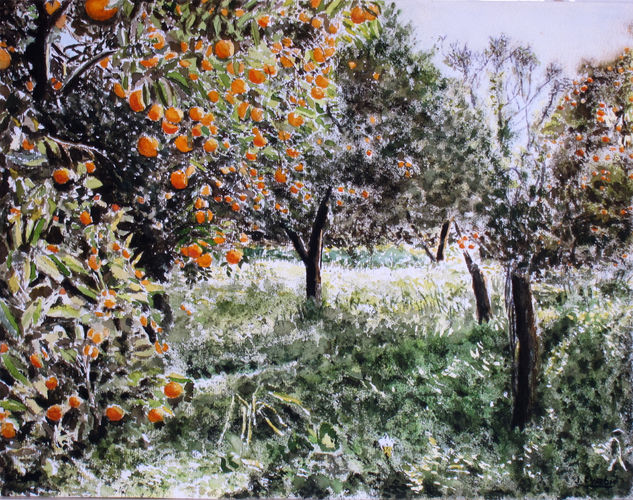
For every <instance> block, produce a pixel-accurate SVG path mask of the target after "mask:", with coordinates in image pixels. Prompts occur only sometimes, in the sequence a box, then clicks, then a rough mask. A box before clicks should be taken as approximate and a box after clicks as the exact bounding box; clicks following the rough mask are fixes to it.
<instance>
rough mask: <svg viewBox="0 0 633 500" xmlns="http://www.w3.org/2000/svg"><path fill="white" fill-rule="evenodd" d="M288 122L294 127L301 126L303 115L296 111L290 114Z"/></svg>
mask: <svg viewBox="0 0 633 500" xmlns="http://www.w3.org/2000/svg"><path fill="white" fill-rule="evenodd" d="M288 123H289V124H290V125H292V126H293V127H300V126H301V125H303V117H302V116H301V115H297V114H295V113H289V114H288Z"/></svg>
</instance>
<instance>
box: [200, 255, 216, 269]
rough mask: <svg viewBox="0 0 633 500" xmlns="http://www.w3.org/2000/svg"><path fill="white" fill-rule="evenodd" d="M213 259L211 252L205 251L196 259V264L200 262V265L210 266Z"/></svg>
mask: <svg viewBox="0 0 633 500" xmlns="http://www.w3.org/2000/svg"><path fill="white" fill-rule="evenodd" d="M212 261H213V258H212V257H211V254H210V253H205V254H204V255H202V256H200V257H198V258H197V259H196V264H198V265H199V266H200V267H209V266H210V265H211V262H212Z"/></svg>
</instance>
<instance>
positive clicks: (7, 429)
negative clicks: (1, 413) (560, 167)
mask: <svg viewBox="0 0 633 500" xmlns="http://www.w3.org/2000/svg"><path fill="white" fill-rule="evenodd" d="M0 434H1V435H2V437H3V438H5V439H13V438H14V437H15V434H16V433H15V427H14V426H13V424H12V423H11V422H3V423H2V425H0Z"/></svg>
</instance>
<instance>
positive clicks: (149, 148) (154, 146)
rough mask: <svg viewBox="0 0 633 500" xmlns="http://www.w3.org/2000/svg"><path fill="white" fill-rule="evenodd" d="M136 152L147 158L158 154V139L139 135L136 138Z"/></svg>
mask: <svg viewBox="0 0 633 500" xmlns="http://www.w3.org/2000/svg"><path fill="white" fill-rule="evenodd" d="M137 147H138V152H139V153H140V154H141V155H143V156H146V157H148V158H154V157H155V156H158V139H156V138H154V137H147V136H141V137H139V139H138V145H137Z"/></svg>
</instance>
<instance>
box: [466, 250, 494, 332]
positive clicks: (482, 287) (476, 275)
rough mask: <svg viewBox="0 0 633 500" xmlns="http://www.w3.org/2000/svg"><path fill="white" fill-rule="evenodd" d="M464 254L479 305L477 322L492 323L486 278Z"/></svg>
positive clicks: (468, 256) (467, 255) (468, 255)
mask: <svg viewBox="0 0 633 500" xmlns="http://www.w3.org/2000/svg"><path fill="white" fill-rule="evenodd" d="M463 253H464V260H465V261H466V266H467V267H468V272H469V273H470V277H471V279H472V284H473V292H474V293H475V302H476V304H477V321H479V324H481V323H483V322H486V323H487V322H488V321H490V318H492V307H491V306H490V296H489V295H488V286H487V284H486V277H485V276H484V273H482V272H481V269H479V266H478V265H477V264H475V263H474V262H473V259H472V258H471V257H470V254H469V253H468V252H463Z"/></svg>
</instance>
